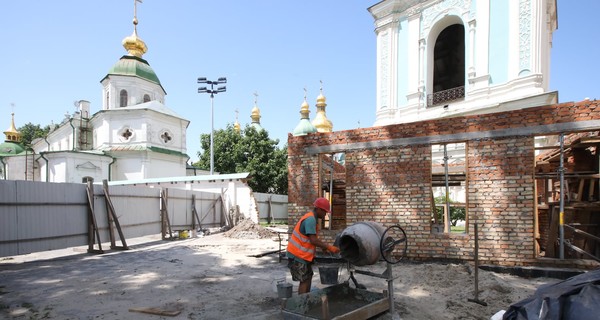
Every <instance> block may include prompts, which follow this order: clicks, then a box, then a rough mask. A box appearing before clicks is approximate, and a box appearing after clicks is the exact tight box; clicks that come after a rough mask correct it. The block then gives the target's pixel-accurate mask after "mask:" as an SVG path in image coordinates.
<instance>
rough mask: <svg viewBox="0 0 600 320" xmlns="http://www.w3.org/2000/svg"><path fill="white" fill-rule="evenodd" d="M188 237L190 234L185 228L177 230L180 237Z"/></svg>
mask: <svg viewBox="0 0 600 320" xmlns="http://www.w3.org/2000/svg"><path fill="white" fill-rule="evenodd" d="M189 237H190V234H189V233H188V231H187V230H181V231H179V238H181V239H187V238H189Z"/></svg>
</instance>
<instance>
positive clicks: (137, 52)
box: [122, 18, 148, 58]
mask: <svg viewBox="0 0 600 320" xmlns="http://www.w3.org/2000/svg"><path fill="white" fill-rule="evenodd" d="M137 24H138V20H137V18H133V33H132V34H131V35H130V36H129V37H125V39H123V42H122V44H123V47H124V48H125V50H127V52H128V53H129V55H132V56H135V57H138V58H141V57H142V55H144V53H146V51H148V47H146V43H145V42H144V41H143V40H142V39H140V38H139V37H138V35H137Z"/></svg>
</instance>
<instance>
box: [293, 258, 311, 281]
mask: <svg viewBox="0 0 600 320" xmlns="http://www.w3.org/2000/svg"><path fill="white" fill-rule="evenodd" d="M288 268H290V273H291V274H292V280H294V281H300V282H303V281H306V280H309V279H311V278H312V276H313V274H314V273H313V270H312V262H309V263H303V262H300V261H296V260H295V259H288Z"/></svg>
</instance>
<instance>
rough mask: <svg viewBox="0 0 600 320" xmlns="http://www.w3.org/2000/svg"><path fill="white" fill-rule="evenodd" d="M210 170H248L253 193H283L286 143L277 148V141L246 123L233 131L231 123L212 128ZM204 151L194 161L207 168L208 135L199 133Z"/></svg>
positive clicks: (208, 157) (208, 152) (223, 172)
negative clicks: (212, 162) (216, 128)
mask: <svg viewBox="0 0 600 320" xmlns="http://www.w3.org/2000/svg"><path fill="white" fill-rule="evenodd" d="M213 142H214V146H213V152H214V171H215V172H219V173H222V174H227V173H236V172H249V173H250V176H251V177H250V179H249V180H248V185H249V186H250V187H251V188H252V190H253V191H255V192H264V193H278V194H287V146H285V147H284V148H282V149H279V148H278V147H277V144H278V143H279V140H277V139H276V140H272V139H270V138H269V133H268V132H267V131H266V130H264V129H263V130H256V129H255V128H254V127H252V126H250V125H247V126H246V128H245V129H244V130H243V131H241V132H240V133H237V132H236V131H235V129H234V128H233V126H232V125H231V124H228V125H227V127H226V129H220V130H216V131H215V132H214V136H213ZM200 144H201V146H202V149H203V150H204V152H198V157H199V160H198V162H196V163H194V164H193V165H194V166H195V167H198V168H200V169H204V170H209V169H210V134H202V135H201V136H200Z"/></svg>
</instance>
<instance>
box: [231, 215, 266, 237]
mask: <svg viewBox="0 0 600 320" xmlns="http://www.w3.org/2000/svg"><path fill="white" fill-rule="evenodd" d="M223 235H224V236H226V237H229V238H235V239H267V238H272V237H274V236H276V233H275V232H272V231H270V230H269V229H266V228H263V227H261V226H260V225H259V224H256V223H255V222H254V221H252V220H250V219H242V220H240V221H238V223H237V224H236V225H235V227H233V228H231V229H229V230H227V231H225V232H224V233H223Z"/></svg>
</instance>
